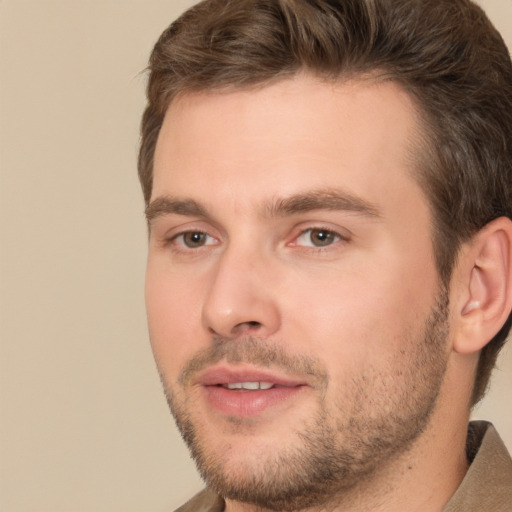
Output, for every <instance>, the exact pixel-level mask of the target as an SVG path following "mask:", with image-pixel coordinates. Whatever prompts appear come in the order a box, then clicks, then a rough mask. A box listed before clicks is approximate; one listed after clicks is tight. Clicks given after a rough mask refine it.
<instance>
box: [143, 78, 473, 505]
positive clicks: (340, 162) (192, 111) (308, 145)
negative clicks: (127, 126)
mask: <svg viewBox="0 0 512 512" xmlns="http://www.w3.org/2000/svg"><path fill="white" fill-rule="evenodd" d="M416 119H417V116H416V115H415V109H414V104H413V103H412V101H411V99H410V98H409V97H408V95H407V94H406V93H405V92H404V91H403V90H402V89H401V88H400V87H399V86H398V85H396V84H393V83H390V82H382V83H377V82H375V81H372V80H356V81H350V82H345V83H338V84H331V83H324V82H320V81H319V80H318V79H316V78H314V77H311V76H308V75H299V76H297V77H295V78H294V79H288V80H286V81H282V82H278V83H276V84H274V85H271V86H268V87H265V88H262V89H258V90H251V91H238V92H228V93H222V94H220V93H217V94H215V93H193V94H186V95H184V96H182V97H180V98H178V99H176V100H175V101H174V102H173V103H172V104H171V106H170V108H169V111H168V113H167V116H166V119H165V121H164V124H163V126H162V130H161V133H160V137H159V141H158V144H157V148H156V154H155V168H154V185H153V192H152V198H151V205H150V207H149V209H148V219H149V222H150V244H149V257H148V266H147V288H146V301H147V311H148V321H149V329H150V336H151V343H152V348H153V351H154V354H155V359H156V361H157V364H158V367H159V371H160V373H161V375H162V379H163V382H164V386H165V388H166V392H167V394H168V396H169V400H170V402H171V405H172V407H173V412H174V414H175V415H177V421H178V424H179V425H180V427H181V428H182V429H184V430H187V429H188V431H189V432H188V433H187V434H186V435H187V436H188V441H189V443H192V444H194V445H195V450H196V455H197V452H199V451H204V452H205V453H206V456H205V459H207V460H206V462H204V465H205V466H206V465H208V464H209V467H208V468H207V469H205V468H204V467H203V471H204V472H205V473H206V477H207V478H208V479H210V480H213V481H215V478H217V481H223V480H226V479H227V480H230V481H231V482H235V483H237V484H239V483H241V484H242V485H244V482H250V481H251V478H252V477H254V475H256V476H257V477H258V478H260V479H262V481H263V480H265V479H266V480H269V481H275V480H276V479H278V478H279V475H278V474H277V473H276V474H273V473H272V472H271V469H270V468H271V467H272V463H275V462H276V461H278V462H279V466H281V465H282V464H281V463H282V462H283V461H294V462H295V465H296V463H297V459H293V456H292V454H293V453H295V452H296V451H297V447H299V451H300V449H301V447H302V446H303V437H304V436H305V435H306V434H307V435H309V434H311V435H312V436H314V433H315V432H316V431H319V430H321V428H322V427H324V426H325V427H326V429H327V432H328V435H329V439H328V443H329V444H330V445H331V446H332V447H333V449H335V450H338V451H339V450H344V449H346V448H347V447H349V448H350V449H351V453H352V455H354V456H355V459H356V460H357V464H352V466H353V468H352V469H353V472H352V473H350V472H349V473H348V475H349V476H348V477H347V478H346V479H345V481H341V477H340V481H338V482H337V484H336V485H335V484H334V483H333V484H332V485H330V486H329V488H328V489H324V491H325V493H324V494H319V497H318V498H315V500H316V501H314V500H313V501H311V502H306V501H300V500H296V501H289V503H288V505H287V504H286V503H285V501H283V502H278V503H279V505H278V506H277V507H274V508H283V509H284V508H286V509H288V510H291V509H295V508H311V509H317V510H325V509H339V510H359V511H361V510H381V511H385V510H422V511H429V510H432V511H434V510H441V508H442V506H443V505H444V504H445V503H446V502H447V501H448V499H449V497H450V496H451V495H452V494H453V492H454V490H455V489H456V487H457V486H458V484H459V483H460V481H461V479H462V477H463V475H464V473H465V470H466V468H467V463H466V460H465V457H464V442H465V429H466V424H467V417H468V410H469V407H468V405H467V400H468V398H467V396H466V395H467V390H468V389H470V387H471V386H470V383H471V378H472V374H471V371H468V370H471V369H472V368H473V367H474V358H473V359H472V360H471V362H466V361H465V362H464V363H461V362H460V358H459V359H458V356H457V355H454V353H453V351H452V349H451V347H452V344H453V339H454V337H456V333H454V330H453V329H451V330H450V329H449V325H450V318H451V316H452V315H453V311H452V310H451V309H449V310H446V308H447V307H448V306H447V304H446V302H445V303H444V304H443V305H442V308H441V311H444V310H446V315H445V318H443V319H440V320H439V322H438V324H439V325H437V326H436V329H430V330H431V331H432V332H431V333H430V334H433V335H434V338H435V339H434V340H432V339H426V331H428V326H429V325H430V324H431V323H432V315H433V312H434V313H435V312H436V308H437V309H439V305H438V303H439V301H440V297H441V295H442V293H441V290H442V287H441V285H440V283H439V279H438V275H437V271H436V268H435V263H434V255H433V249H432V242H431V232H430V225H431V214H430V211H429V207H428V202H427V200H426V198H425V196H424V194H423V192H422V190H421V189H420V187H419V185H418V184H417V182H416V181H415V180H414V178H413V172H414V163H413V158H412V156H411V155H412V148H413V147H415V146H417V142H418V135H417V134H418V131H419V130H418V126H417V120H416ZM290 198H295V199H294V200H290ZM297 198H299V200H298V199H297ZM304 198H306V200H304ZM340 198H341V199H340ZM308 201H309V203H308ZM317 203H318V204H317ZM305 204H306V205H309V206H304V205H305ZM322 204H323V205H328V206H322ZM310 207H312V209H310ZM198 233H199V235H198ZM441 302H442V301H441ZM457 304H458V303H457ZM443 308H444V309H443ZM438 313H439V311H438ZM426 341H428V342H429V343H431V347H432V351H433V352H430V351H429V350H425V342H426ZM214 347H217V348H214ZM219 347H222V348H219ZM431 353H434V354H435V356H436V357H435V358H432V359H435V360H434V361H430V362H429V361H426V359H427V360H428V355H429V354H431ZM258 354H259V355H258ZM269 354H270V355H273V356H274V357H277V359H276V360H275V362H274V363H273V362H272V361H271V360H270V358H269ZM276 354H278V355H277V356H276ZM253 355H254V356H253ZM219 367H220V368H221V369H222V370H223V371H227V372H228V373H229V372H230V371H231V372H242V373H243V372H245V374H247V375H250V374H251V372H253V373H254V372H255V371H260V370H261V371H264V372H270V374H271V376H272V377H275V376H278V377H280V378H282V379H284V380H286V379H288V381H293V382H294V383H297V382H299V383H300V384H301V386H300V389H299V390H298V391H297V392H294V393H291V394H290V396H286V397H285V398H284V399H282V400H278V401H277V402H276V403H272V404H270V405H268V404H267V405H266V406H265V407H263V408H262V409H261V410H260V409H258V407H257V404H256V406H255V404H254V403H252V402H249V403H248V405H247V404H246V406H247V407H246V409H244V411H245V413H243V412H242V409H240V411H238V412H233V410H232V409H229V410H228V412H226V411H225V410H222V408H220V409H219V407H218V404H216V403H212V401H211V399H210V398H209V396H208V394H207V393H206V392H205V386H204V385H203V384H204V382H202V381H201V378H202V376H204V373H205V372H207V371H208V370H209V369H211V368H219ZM266 375H267V374H265V376H266ZM261 380H264V379H261ZM403 425H405V427H404V428H402V426H403ZM409 427H410V428H409ZM190 430H192V431H193V434H190ZM351 431H353V432H355V433H357V435H356V434H354V433H352V434H351ZM379 432H383V433H384V434H383V437H386V436H387V443H388V444H389V445H390V446H392V447H393V448H389V447H388V448H386V449H384V450H383V452H382V456H379V455H376V454H378V453H379V451H378V450H375V449H373V450H372V451H368V449H367V450H366V451H365V449H364V448H360V447H358V446H357V445H358V443H357V440H358V439H364V440H366V441H367V442H368V443H369V446H370V448H374V445H372V444H371V443H372V442H374V441H375V439H378V437H379ZM393 436H395V437H393ZM197 446H199V447H200V448H199V450H198V449H197ZM193 451H194V446H193ZM212 461H220V462H218V463H217V467H215V468H212V465H214V464H213V462H212ZM439 468H442V471H440V469H439ZM292 470H293V465H292V464H290V471H292ZM285 471H286V470H285ZM209 472H210V473H211V474H212V475H213V474H214V472H215V474H216V475H217V476H211V475H210V473H209ZM292 474H294V473H293V472H292ZM219 475H220V476H219ZM351 475H352V476H351ZM358 475H359V476H361V475H365V478H357V476H358ZM338 476H339V475H338ZM267 483H268V482H267ZM268 485H270V483H268ZM253 487H254V486H253ZM233 496H234V497H231V498H230V499H228V500H227V503H226V510H228V511H236V510H243V509H252V508H254V507H255V505H254V503H257V501H255V502H254V503H253V504H250V503H242V502H241V501H239V500H237V498H236V495H235V494H233ZM322 496H323V498H322ZM328 497H330V498H331V499H332V502H331V503H329V501H328ZM228 498H229V496H228ZM334 498H335V499H334ZM259 507H260V508H264V507H263V505H262V503H259Z"/></svg>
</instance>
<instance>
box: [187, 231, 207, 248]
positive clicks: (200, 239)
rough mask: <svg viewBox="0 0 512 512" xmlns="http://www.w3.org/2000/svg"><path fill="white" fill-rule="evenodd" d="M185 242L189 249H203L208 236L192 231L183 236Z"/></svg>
mask: <svg viewBox="0 0 512 512" xmlns="http://www.w3.org/2000/svg"><path fill="white" fill-rule="evenodd" d="M183 242H184V243H185V245H186V246H187V247H201V246H202V245H204V244H205V242H206V235H205V234H204V233H200V232H198V231H192V232H190V233H185V234H184V235H183Z"/></svg>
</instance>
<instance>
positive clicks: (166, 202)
mask: <svg viewBox="0 0 512 512" xmlns="http://www.w3.org/2000/svg"><path fill="white" fill-rule="evenodd" d="M145 214H146V220H147V222H148V223H151V221H153V220H154V219H156V218H157V217H161V216H163V215H172V214H175V215H184V216H188V217H208V216H209V215H208V212H207V211H206V208H204V207H203V206H202V205H200V204H199V203H198V202H197V201H194V200H193V199H178V198H175V197H170V196H161V197H157V198H156V199H154V200H153V201H151V203H149V205H148V206H147V207H146V211H145Z"/></svg>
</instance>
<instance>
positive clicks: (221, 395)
mask: <svg viewBox="0 0 512 512" xmlns="http://www.w3.org/2000/svg"><path fill="white" fill-rule="evenodd" d="M302 388H303V386H294V387H284V386H283V387H275V388H270V389H265V390H263V389H258V390H254V391H249V390H246V391H244V390H241V391H240V390H231V389H226V388H224V387H222V386H205V387H204V390H205V392H206V398H207V400H208V402H209V404H210V405H211V407H213V408H214V409H215V410H217V411H218V412H220V413H222V414H225V415H228V416H237V417H239V418H249V417H251V416H256V415H258V414H261V413H262V412H264V411H265V410H267V409H269V408H272V407H275V406H278V405H281V404H284V403H285V402H286V401H288V400H289V399H290V398H292V397H294V396H295V395H296V394H297V393H299V392H300V391H301V390H302Z"/></svg>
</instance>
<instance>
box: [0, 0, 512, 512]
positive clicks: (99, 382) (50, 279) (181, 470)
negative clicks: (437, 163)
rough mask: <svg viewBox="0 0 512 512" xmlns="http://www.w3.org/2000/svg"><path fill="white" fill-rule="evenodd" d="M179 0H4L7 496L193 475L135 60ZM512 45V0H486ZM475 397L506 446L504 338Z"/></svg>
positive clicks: (36, 505) (77, 491)
mask: <svg viewBox="0 0 512 512" xmlns="http://www.w3.org/2000/svg"><path fill="white" fill-rule="evenodd" d="M191 3H192V2H191V1H187V0H165V1H164V0H101V1H100V0H80V1H79V0H0V74H1V85H0V87H1V89H0V244H1V246H0V247H1V248H0V266H1V267H0V272H1V273H0V315H1V316H0V322H1V323H0V328H1V332H0V336H1V342H0V510H2V511H5V512H33V511H36V510H37V511H38V512H82V511H83V512H86V511H87V512H107V511H108V512H121V511H122V512H132V511H133V512H136V511H137V512H140V511H144V512H150V511H155V512H157V511H164V510H172V509H173V507H174V506H177V505H178V504H180V503H181V502H182V501H183V500H184V499H185V498H186V497H187V496H190V495H191V494H192V493H193V491H194V490H195V489H197V488H199V487H200V485H201V484H200V481H199V479H198V477H197V476H196V475H195V471H194V467H193V464H192V463H191V462H190V460H189V459H188V454H187V452H186V450H185V448H184V447H183V446H182V444H181V441H180V440H179V436H178V434H177V433H176V431H175V429H174V426H173V424H172V421H171V419H170V415H169V413H168V411H167V406H166V404H165V402H164V399H163V396H162V393H161V389H160V383H159V381H158V378H157V375H156V371H155V369H154V365H153V360H152V355H151V353H150V348H149V344H148V341H147V334H146V326H145V316H144V305H143V297H142V294H143V274H144V259H145V228H144V222H143V217H142V210H143V203H142V199H141V194H140V192H139V186H138V183H137V180H136V171H135V159H136V152H137V140H138V123H139V117H140V114H141V110H142V108H143V88H144V78H143V77H141V76H139V71H141V70H142V69H143V68H144V66H145V63H146V59H147V56H148V54H149V51H150V48H151V46H152V44H153V43H154V41H155V39H156V38H157V36H158V35H159V34H160V32H161V31H162V30H163V29H164V28H165V27H166V26H167V25H168V23H169V22H170V21H171V20H172V19H173V18H174V17H175V16H176V15H177V14H178V13H179V12H181V11H182V10H183V9H184V8H185V7H186V6H188V5H190V4H191ZM481 3H482V4H483V5H484V6H485V7H486V9H487V10H488V12H489V14H490V16H491V17H492V18H493V19H494V20H495V23H496V24H497V25H498V27H500V29H501V30H502V31H503V32H504V35H505V38H506V39H507V41H508V44H509V47H512V1H511V0H482V2H481ZM500 367H501V370H500V371H499V372H497V375H496V378H495V381H494V385H493V389H492V392H491V393H490V394H489V396H488V398H487V399H486V401H485V403H484V404H483V405H482V407H481V409H480V410H479V411H478V416H482V417H489V418H492V419H493V420H494V422H495V423H496V424H497V425H498V428H499V430H500V431H501V433H502V435H503V436H504V437H505V439H506V442H507V443H508V446H509V447H510V448H511V449H512V412H511V408H512V407H511V402H512V350H510V348H509V350H508V351H507V352H506V353H504V354H503V357H502V358H501V360H500Z"/></svg>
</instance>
